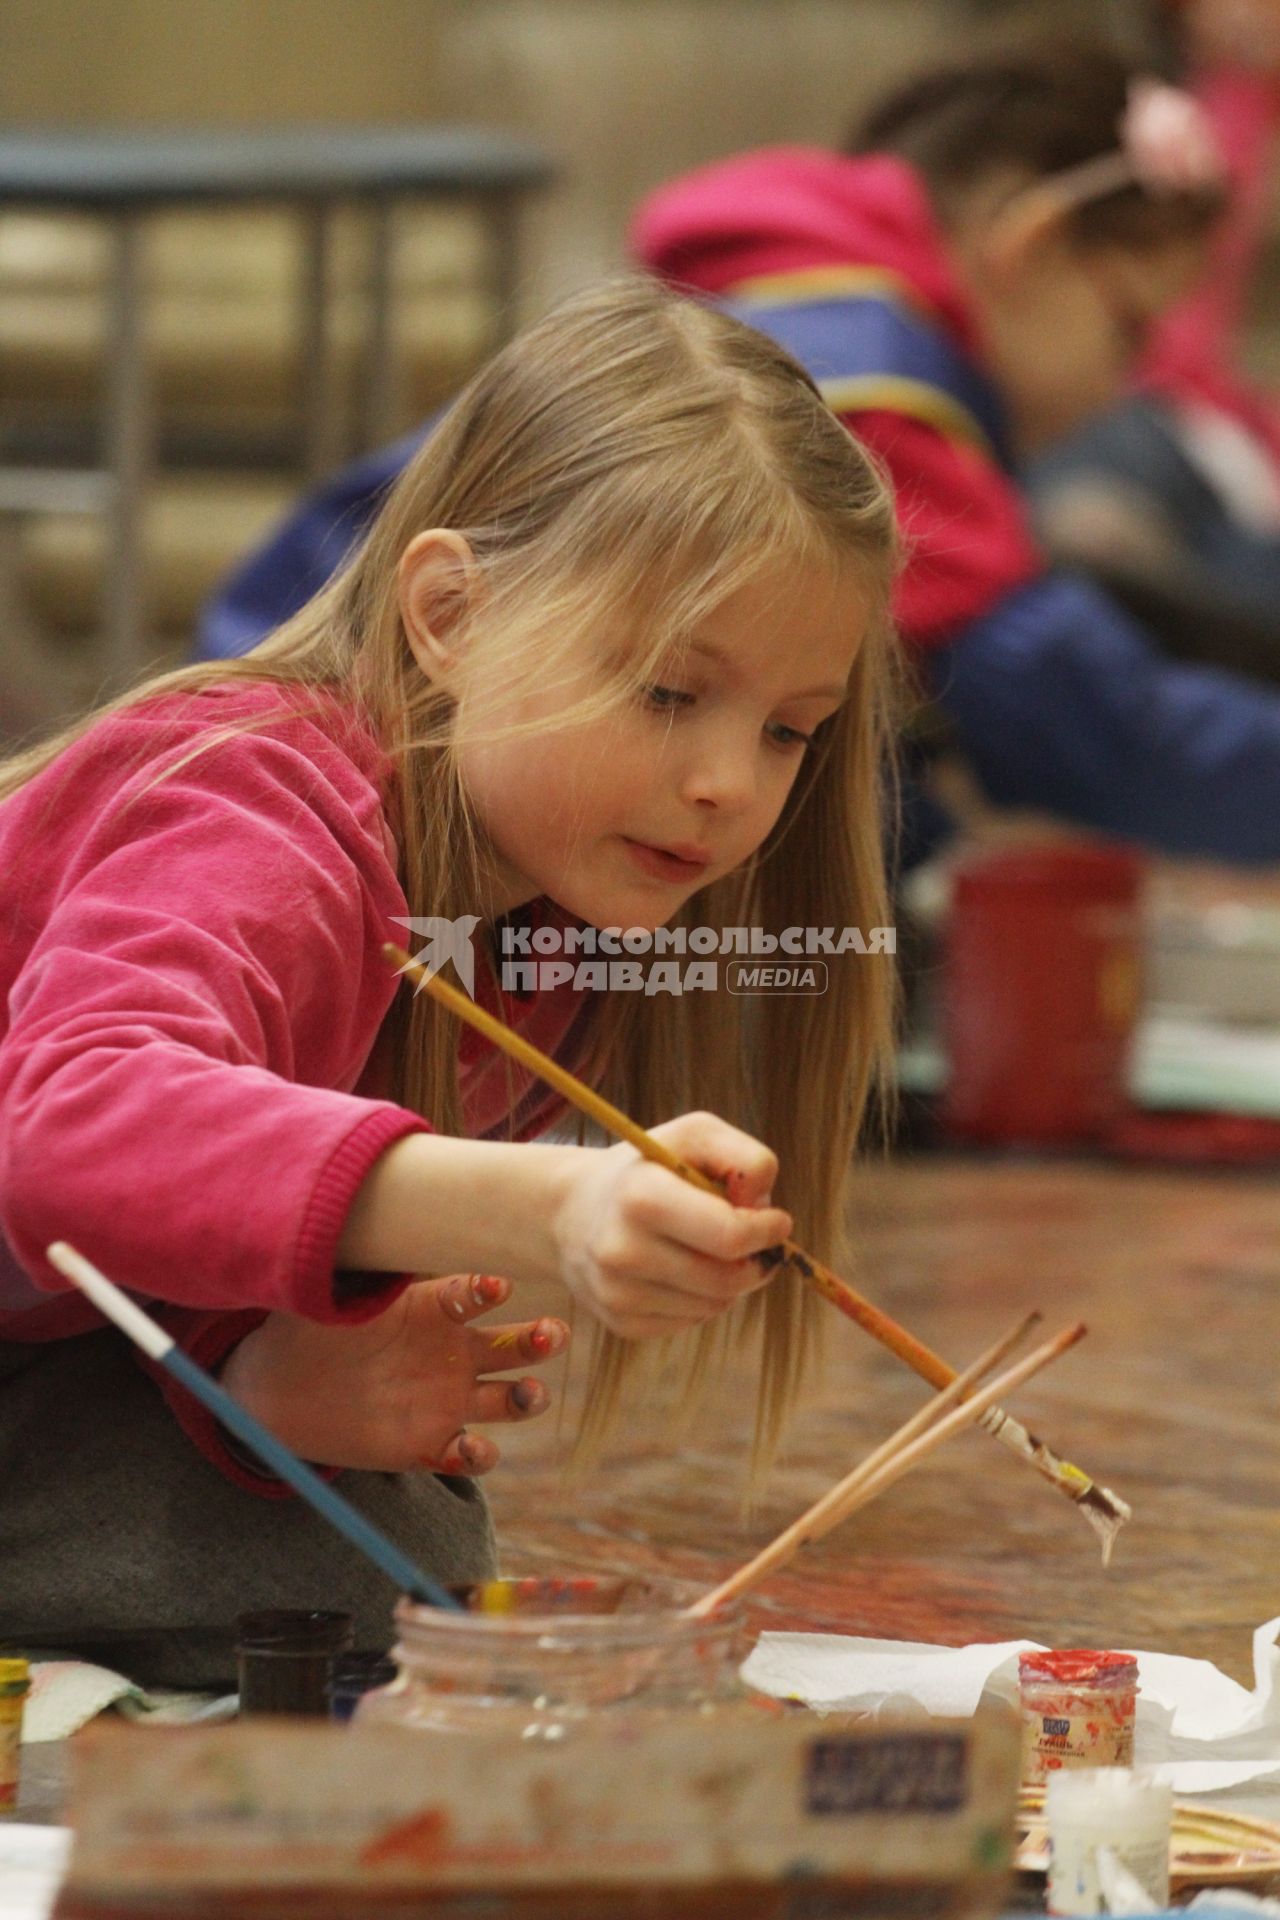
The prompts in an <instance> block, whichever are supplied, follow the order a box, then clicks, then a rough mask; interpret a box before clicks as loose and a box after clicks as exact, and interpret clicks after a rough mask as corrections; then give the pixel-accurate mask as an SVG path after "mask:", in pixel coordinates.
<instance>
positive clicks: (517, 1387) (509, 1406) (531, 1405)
mask: <svg viewBox="0 0 1280 1920" xmlns="http://www.w3.org/2000/svg"><path fill="white" fill-rule="evenodd" d="M550 1405H551V1394H550V1391H549V1390H548V1388H547V1386H546V1385H545V1383H544V1382H543V1381H541V1380H534V1379H530V1378H525V1379H522V1380H477V1381H476V1383H475V1386H474V1387H473V1388H472V1389H471V1394H470V1397H469V1399H468V1402H467V1418H468V1420H474V1421H475V1422H476V1424H477V1426H486V1427H487V1426H492V1425H493V1424H494V1423H495V1422H496V1421H504V1420H532V1419H534V1418H535V1416H536V1415H538V1414H540V1413H545V1412H546V1410H547V1408H548V1407H549V1406H550Z"/></svg>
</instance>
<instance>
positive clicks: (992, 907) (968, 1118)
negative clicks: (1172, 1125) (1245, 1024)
mask: <svg viewBox="0 0 1280 1920" xmlns="http://www.w3.org/2000/svg"><path fill="white" fill-rule="evenodd" d="M1142 873H1143V869H1142V863H1141V861H1140V860H1139V859H1138V857H1137V856H1136V855H1135V854H1133V853H1130V852H1129V851H1128V850H1127V849H1125V848H1121V847H1105V846H1098V845H1096V844H1094V843H1092V842H1083V841H1070V842H1060V843H1056V844H1054V845H1046V846H1036V847H1020V848H1016V849H1013V850H1010V851H1007V852H1001V853H995V854H987V855H982V856H979V857H977V858H975V859H973V860H971V861H969V862H967V863H966V864H965V865H963V866H962V867H961V868H960V869H959V870H958V872H957V874H956V879H955V891H954V895H953V899H952V906H951V913H950V918H949V924H948V927H947V932H946V935H945V939H944V943H943V967H942V1005H941V1013H942V1021H943V1037H944V1041H945V1044H946V1048H947V1052H948V1056H949V1059H950V1063H951V1076H950V1081H949V1083H948V1086H947V1091H946V1096H945V1099H944V1103H943V1116H942V1117H943V1125H944V1128H945V1129H946V1131H947V1132H948V1133H949V1134H950V1135H951V1136H952V1137H953V1138H956V1139H963V1140H972V1141H982V1142H989V1143H997V1142H999V1143H1005V1144H1023V1145H1028V1146H1072V1145H1079V1144H1084V1143H1088V1142H1090V1141H1096V1140H1099V1139H1101V1138H1102V1137H1103V1136H1104V1135H1105V1134H1106V1133H1108V1132H1109V1130H1110V1129H1111V1128H1112V1127H1113V1126H1114V1125H1115V1123H1116V1122H1117V1121H1118V1119H1119V1118H1120V1116H1121V1114H1122V1113H1123V1112H1124V1110H1125V1108H1126V1106H1127V1099H1126V1092H1125V1069H1126V1065H1127V1061H1128V1053H1129V1044H1130V1041H1131V1039H1132V1035H1133V1028H1134V1022H1135V1019H1136V1017H1137V1011H1138V1000H1139V989H1140V978H1141V976H1140V961H1139V955H1140V915H1139V902H1140V893H1141V883H1142Z"/></svg>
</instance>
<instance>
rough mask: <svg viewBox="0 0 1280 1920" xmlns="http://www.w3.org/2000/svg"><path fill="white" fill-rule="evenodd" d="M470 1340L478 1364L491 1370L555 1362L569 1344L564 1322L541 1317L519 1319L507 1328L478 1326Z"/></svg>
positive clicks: (566, 1327)
mask: <svg viewBox="0 0 1280 1920" xmlns="http://www.w3.org/2000/svg"><path fill="white" fill-rule="evenodd" d="M472 1338H473V1339H474V1341H475V1346H476V1353H477V1358H478V1362H479V1365H480V1366H482V1367H484V1368H485V1369H486V1371H492V1370H493V1369H494V1368H496V1367H517V1366H522V1365H525V1364H529V1365H533V1366H537V1365H538V1364H539V1363H540V1362H541V1361H543V1360H552V1359H554V1358H555V1356H556V1354H558V1353H563V1352H564V1350H565V1348H566V1347H567V1346H568V1344H569V1328H568V1326H567V1324H566V1323H565V1322H564V1321H563V1320H557V1319H556V1318H555V1316H554V1315H552V1314H544V1315H543V1317H542V1319H541V1320H522V1321H519V1322H518V1323H516V1324H513V1325H512V1326H507V1327H477V1328H476V1330H475V1333H474V1335H473V1336H472Z"/></svg>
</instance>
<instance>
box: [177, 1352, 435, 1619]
mask: <svg viewBox="0 0 1280 1920" xmlns="http://www.w3.org/2000/svg"><path fill="white" fill-rule="evenodd" d="M160 1365H161V1366H162V1367H164V1368H165V1369H166V1370H167V1371H168V1372H169V1373H171V1374H172V1375H173V1377H174V1379H175V1380H180V1381H181V1382H182V1384H183V1386H184V1387H186V1389H187V1391H188V1392H189V1393H193V1394H194V1395H195V1397H196V1399H197V1400H200V1401H203V1403H204V1405H205V1406H206V1407H208V1409H209V1411H210V1413H212V1414H215V1415H216V1416H217V1418H218V1419H219V1420H220V1421H221V1423H222V1425H223V1426H224V1427H227V1428H229V1429H230V1431H231V1432H232V1433H234V1434H235V1436H236V1438H237V1439H238V1440H243V1441H244V1444H245V1445H246V1446H247V1447H251V1448H252V1449H253V1451H254V1452H255V1453H256V1454H257V1456H258V1458H259V1459H260V1460H262V1461H264V1462H265V1463H266V1465H267V1466H269V1467H270V1468H271V1471H272V1472H273V1473H275V1474H278V1475H279V1477H280V1478H281V1479H282V1480H287V1481H288V1483H289V1485H290V1486H291V1487H292V1488H293V1490H294V1492H295V1493H299V1494H301V1496H302V1498H303V1499H304V1500H306V1501H308V1502H309V1503H310V1504H311V1505H312V1506H313V1507H314V1508H315V1509H316V1511H317V1513H321V1514H323V1515H324V1517H325V1519H326V1520H328V1521H330V1522H331V1524H332V1525H333V1526H335V1527H336V1528H337V1529H338V1532H339V1533H344V1534H345V1535H346V1537H347V1539H348V1540H349V1541H350V1542H351V1544H352V1546H353V1547H359V1549H360V1551H361V1553H363V1554H366V1555H367V1556H368V1558H369V1559H370V1560H372V1561H374V1562H375V1564H376V1565H377V1566H380V1567H381V1568H382V1571H383V1572H384V1573H385V1574H386V1575H387V1576H388V1578H389V1579H391V1580H394V1581H395V1583H396V1585H397V1586H398V1587H400V1588H401V1589H402V1591H403V1592H405V1593H407V1594H408V1595H409V1597H410V1599H411V1600H422V1601H425V1602H426V1603H427V1605H428V1606H432V1607H451V1608H453V1609H455V1611H460V1610H461V1609H460V1606H459V1602H458V1601H457V1600H455V1599H454V1597H453V1595H452V1594H451V1593H449V1592H447V1591H446V1589H445V1588H444V1587H442V1586H441V1585H440V1583H439V1581H438V1580H433V1579H432V1578H431V1575H430V1574H429V1573H424V1571H423V1569H422V1568H421V1567H419V1566H417V1565H415V1563H414V1562H413V1561H412V1560H410V1558H409V1556H408V1555H407V1554H404V1553H401V1551H400V1549H399V1547H397V1546H396V1544H395V1542H394V1541H392V1540H389V1539H388V1538H387V1536H386V1534H385V1533H383V1532H382V1530H381V1528H379V1527H375V1526H373V1525H372V1524H371V1522H370V1521H368V1520H366V1519H365V1517H364V1515H363V1514H362V1513H359V1512H357V1510H356V1509H355V1507H353V1506H352V1505H351V1502H350V1501H349V1500H344V1499H343V1497H342V1495H341V1494H340V1493H339V1492H337V1490H336V1489H335V1488H333V1487H331V1486H330V1485H329V1483H328V1481H326V1480H322V1479H321V1478H320V1475H319V1474H318V1473H315V1472H313V1470H312V1469H311V1468H310V1467H309V1466H308V1465H307V1463H306V1461H305V1460H300V1459H299V1458H298V1456H297V1454H296V1453H292V1452H291V1451H290V1450H289V1448H288V1447H286V1446H285V1444H284V1442H283V1441H281V1440H277V1439H276V1437H275V1435H274V1434H273V1433H272V1432H271V1431H270V1429H269V1428H267V1427H264V1426H263V1425H262V1423H261V1421H259V1420H255V1418H254V1416H253V1415H252V1414H251V1413H249V1412H247V1411H246V1409H245V1408H244V1407H242V1406H241V1405H240V1402H239V1401H238V1400H233V1399H232V1397H231V1395H230V1394H229V1393H228V1392H227V1390H226V1388H225V1387H220V1386H219V1385H218V1382H217V1381H216V1380H215V1379H213V1378H212V1376H211V1375H209V1374H207V1373H206V1372H205V1371H204V1368H203V1367H199V1366H197V1365H196V1363H195V1361H194V1360H193V1359H192V1358H191V1357H190V1355H189V1354H186V1353H184V1352H183V1351H182V1348H181V1347H170V1348H169V1350H168V1352H167V1353H165V1354H162V1355H161V1356H160Z"/></svg>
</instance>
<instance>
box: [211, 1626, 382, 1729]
mask: <svg viewBox="0 0 1280 1920" xmlns="http://www.w3.org/2000/svg"><path fill="white" fill-rule="evenodd" d="M353 1637H354V1632H353V1626H352V1618H351V1615H350V1614H349V1613H330V1612H324V1611H321V1610H319V1609H313V1608H295V1607H264V1608H261V1609H259V1610H258V1611H257V1612H254V1613H242V1614H240V1615H238V1616H237V1619H236V1665H237V1669H238V1672H239V1678H240V1711H241V1713H246V1714H254V1713H305V1714H323V1715H325V1716H327V1715H328V1713H329V1710H330V1695H331V1692H332V1686H333V1667H334V1661H335V1659H336V1657H337V1656H338V1655H339V1654H341V1653H345V1652H347V1650H348V1649H349V1648H350V1646H351V1642H352V1639H353Z"/></svg>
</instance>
